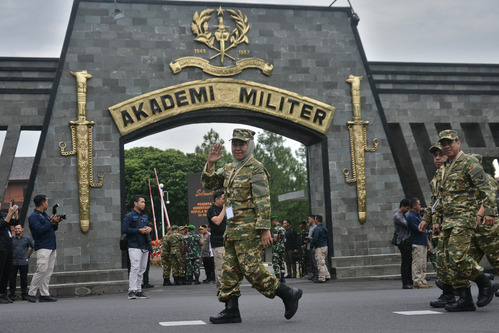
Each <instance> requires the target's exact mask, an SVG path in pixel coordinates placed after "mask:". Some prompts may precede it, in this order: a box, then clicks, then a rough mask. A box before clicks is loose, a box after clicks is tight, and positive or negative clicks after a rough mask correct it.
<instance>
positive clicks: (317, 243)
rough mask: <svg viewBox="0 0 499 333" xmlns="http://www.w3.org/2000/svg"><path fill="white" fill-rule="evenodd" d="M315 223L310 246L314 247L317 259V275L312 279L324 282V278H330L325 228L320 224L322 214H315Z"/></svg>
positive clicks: (316, 281)
mask: <svg viewBox="0 0 499 333" xmlns="http://www.w3.org/2000/svg"><path fill="white" fill-rule="evenodd" d="M315 224H316V225H317V227H316V228H315V229H314V235H313V238H312V246H313V247H314V249H315V260H316V261H317V271H318V274H319V276H318V277H317V280H313V281H314V282H315V283H324V282H326V280H329V279H330V278H331V275H330V274H329V271H328V269H327V266H326V256H327V229H326V227H325V226H324V225H323V224H322V216H321V215H317V216H316V217H315Z"/></svg>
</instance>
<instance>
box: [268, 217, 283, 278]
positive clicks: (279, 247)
mask: <svg viewBox="0 0 499 333" xmlns="http://www.w3.org/2000/svg"><path fill="white" fill-rule="evenodd" d="M270 219H271V220H272V242H273V243H272V268H274V274H275V276H277V278H278V279H279V281H281V282H286V281H285V280H284V239H285V234H286V230H285V229H284V228H283V227H282V226H281V225H280V224H279V218H278V217H277V216H272V217H271V218H270Z"/></svg>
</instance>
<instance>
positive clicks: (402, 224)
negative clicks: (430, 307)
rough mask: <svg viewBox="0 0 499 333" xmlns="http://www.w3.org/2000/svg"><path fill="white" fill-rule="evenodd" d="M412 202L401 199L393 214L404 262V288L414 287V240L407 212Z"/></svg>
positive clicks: (402, 266) (401, 267)
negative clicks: (412, 266)
mask: <svg viewBox="0 0 499 333" xmlns="http://www.w3.org/2000/svg"><path fill="white" fill-rule="evenodd" d="M410 207H411V206H410V203H409V200H407V199H402V201H400V205H399V209H397V211H396V212H395V214H394V215H393V226H394V228H395V234H396V241H395V243H396V244H397V246H398V248H399V250H400V255H401V258H402V263H401V266H400V275H401V276H402V289H412V273H411V272H412V268H411V264H412V240H411V232H410V231H409V224H408V223H407V220H406V215H405V214H407V212H408V211H409V209H410Z"/></svg>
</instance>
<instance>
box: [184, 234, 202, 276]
mask: <svg viewBox="0 0 499 333" xmlns="http://www.w3.org/2000/svg"><path fill="white" fill-rule="evenodd" d="M188 228H189V231H188V232H187V234H186V235H185V236H184V239H183V242H184V249H185V262H186V265H185V275H186V278H187V284H192V282H194V284H200V283H201V282H199V274H200V272H199V271H200V270H199V269H200V265H199V259H200V258H201V236H199V235H198V234H195V233H194V230H195V229H196V227H195V226H193V225H192V224H191V225H189V227H188Z"/></svg>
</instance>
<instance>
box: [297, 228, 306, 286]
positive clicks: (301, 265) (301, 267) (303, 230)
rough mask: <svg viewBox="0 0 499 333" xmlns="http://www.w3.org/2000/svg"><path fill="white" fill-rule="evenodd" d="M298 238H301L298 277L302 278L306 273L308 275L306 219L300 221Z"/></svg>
mask: <svg viewBox="0 0 499 333" xmlns="http://www.w3.org/2000/svg"><path fill="white" fill-rule="evenodd" d="M300 239H301V245H300V260H299V261H298V264H299V274H300V277H301V278H303V277H305V276H306V275H308V267H307V244H308V229H307V222H306V221H301V222H300Z"/></svg>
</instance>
